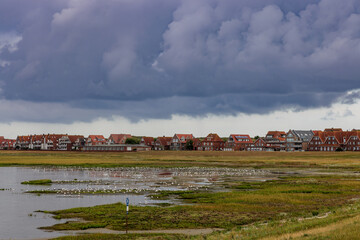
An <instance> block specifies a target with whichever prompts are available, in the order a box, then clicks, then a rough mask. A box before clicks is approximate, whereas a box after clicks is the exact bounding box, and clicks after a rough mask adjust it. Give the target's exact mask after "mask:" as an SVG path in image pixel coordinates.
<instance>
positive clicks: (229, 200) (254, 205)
mask: <svg viewBox="0 0 360 240" xmlns="http://www.w3.org/2000/svg"><path fill="white" fill-rule="evenodd" d="M229 187H230V188H231V189H232V190H231V191H229V192H184V193H181V192H176V193H174V194H173V195H175V196H176V197H177V198H179V199H182V200H183V201H184V202H185V203H188V204H189V205H180V206H169V207H150V206H147V207H140V206H132V207H131V211H130V214H129V229H131V230H149V229H178V228H184V229H186V228H189V229H190V228H223V229H227V230H231V229H233V228H238V227H241V226H244V225H248V224H253V223H256V222H269V221H280V220H283V219H299V218H304V217H308V218H309V217H314V216H318V215H321V214H324V213H326V212H332V211H334V210H335V209H337V208H339V207H341V206H344V205H346V204H350V203H352V199H355V198H357V197H359V196H360V183H359V179H358V178H356V177H339V176H325V177H286V178H283V179H280V180H278V181H269V182H261V183H254V184H249V183H243V182H239V183H236V184H235V183H232V184H231V185H229ZM158 195H159V196H160V197H161V198H164V197H166V196H168V194H165V195H164V194H162V193H159V194H158ZM153 197H155V198H156V195H153ZM172 197H173V196H172ZM51 213H53V214H55V217H56V218H59V219H63V218H65V219H66V218H81V219H84V220H86V222H67V223H65V224H58V225H55V226H50V227H46V229H52V230H81V229H87V228H104V227H105V228H109V229H113V230H125V214H124V213H125V206H124V205H122V204H110V205H103V206H95V207H90V208H75V209H68V210H61V211H55V212H51Z"/></svg>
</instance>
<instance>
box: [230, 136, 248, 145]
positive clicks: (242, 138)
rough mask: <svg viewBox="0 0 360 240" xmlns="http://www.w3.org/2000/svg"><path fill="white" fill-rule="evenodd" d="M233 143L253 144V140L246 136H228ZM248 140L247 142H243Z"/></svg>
mask: <svg viewBox="0 0 360 240" xmlns="http://www.w3.org/2000/svg"><path fill="white" fill-rule="evenodd" d="M230 136H231V137H232V139H233V140H234V142H235V143H253V140H252V139H251V137H250V136H249V135H248V134H230ZM245 139H248V141H245Z"/></svg>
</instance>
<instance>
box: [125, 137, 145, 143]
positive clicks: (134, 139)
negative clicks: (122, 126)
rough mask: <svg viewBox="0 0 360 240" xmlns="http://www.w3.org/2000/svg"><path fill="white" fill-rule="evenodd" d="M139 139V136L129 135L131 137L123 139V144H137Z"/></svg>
mask: <svg viewBox="0 0 360 240" xmlns="http://www.w3.org/2000/svg"><path fill="white" fill-rule="evenodd" d="M140 141H141V139H140V138H137V137H131V138H127V139H126V140H125V144H139V143H140Z"/></svg>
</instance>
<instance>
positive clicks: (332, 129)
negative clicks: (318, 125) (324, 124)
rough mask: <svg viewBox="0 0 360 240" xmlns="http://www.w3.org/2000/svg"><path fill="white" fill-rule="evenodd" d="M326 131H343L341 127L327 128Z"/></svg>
mask: <svg viewBox="0 0 360 240" xmlns="http://www.w3.org/2000/svg"><path fill="white" fill-rule="evenodd" d="M324 132H342V129H341V128H325V130H324Z"/></svg>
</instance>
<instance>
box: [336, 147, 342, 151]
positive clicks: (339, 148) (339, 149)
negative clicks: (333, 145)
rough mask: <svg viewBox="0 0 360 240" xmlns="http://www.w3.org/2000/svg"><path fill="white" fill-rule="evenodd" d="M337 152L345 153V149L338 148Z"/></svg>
mask: <svg viewBox="0 0 360 240" xmlns="http://www.w3.org/2000/svg"><path fill="white" fill-rule="evenodd" d="M335 151H336V152H342V151H344V149H342V148H341V147H338V148H337V149H336V150H335Z"/></svg>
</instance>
